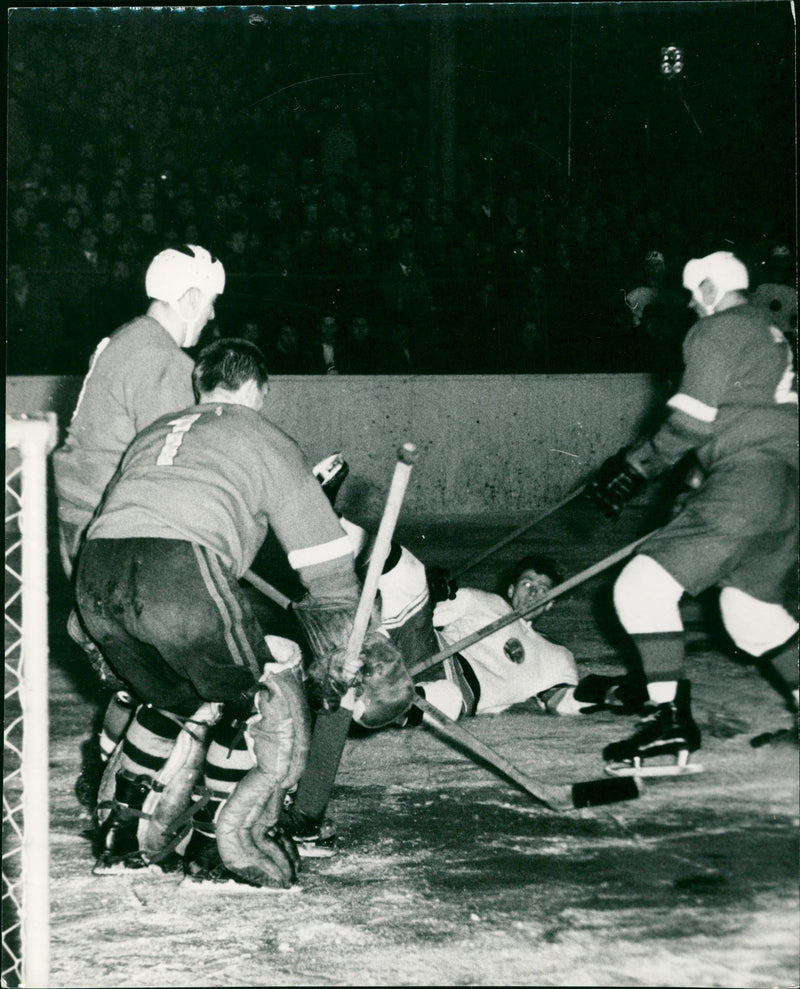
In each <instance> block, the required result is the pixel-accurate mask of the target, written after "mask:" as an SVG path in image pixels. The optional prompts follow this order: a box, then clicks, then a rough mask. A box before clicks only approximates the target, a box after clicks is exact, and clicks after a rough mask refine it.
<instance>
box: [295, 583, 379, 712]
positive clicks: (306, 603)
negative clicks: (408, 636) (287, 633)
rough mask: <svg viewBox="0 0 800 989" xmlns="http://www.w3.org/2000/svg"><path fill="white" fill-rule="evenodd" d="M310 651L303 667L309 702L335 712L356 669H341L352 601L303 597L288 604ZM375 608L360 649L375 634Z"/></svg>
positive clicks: (346, 652)
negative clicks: (308, 659)
mask: <svg viewBox="0 0 800 989" xmlns="http://www.w3.org/2000/svg"><path fill="white" fill-rule="evenodd" d="M292 610H293V611H294V613H295V615H296V617H297V620H298V622H299V623H300V627H301V628H302V629H303V632H304V633H305V636H306V639H307V640H308V644H309V646H310V648H311V657H310V661H309V664H308V668H307V671H306V672H307V674H308V683H307V689H308V696H309V701H310V702H311V704H312V706H313V707H315V708H324V709H325V710H326V711H337V710H338V709H339V704H340V702H341V699H342V697H344V695H345V694H346V693H347V691H348V690H349V689H350V687H351V686H353V684H354V682H355V679H356V676H357V674H358V673H359V670H358V669H357V670H355V671H353V674H352V675H350V672H349V671H346V670H345V665H346V663H347V659H348V650H347V646H348V643H349V640H350V633H351V631H352V629H353V619H354V618H355V613H356V602H350V601H347V600H345V599H342V600H322V601H321V600H319V599H318V598H314V597H313V596H312V595H310V594H307V595H306V596H305V597H304V598H302V599H301V600H300V601H296V602H295V603H294V604H293V605H292ZM379 624H380V622H379V619H378V616H377V608H376V609H374V613H373V616H372V617H371V619H370V624H369V627H368V628H367V634H366V636H365V638H364V647H365V648H366V646H367V644H368V643H369V642H370V641H371V639H372V638H373V637H374V636H375V635H376V634H377V627H378V625H379Z"/></svg>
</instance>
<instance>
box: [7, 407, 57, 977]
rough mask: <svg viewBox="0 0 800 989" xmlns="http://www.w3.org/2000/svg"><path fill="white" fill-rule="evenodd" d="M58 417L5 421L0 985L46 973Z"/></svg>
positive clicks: (12, 417)
mask: <svg viewBox="0 0 800 989" xmlns="http://www.w3.org/2000/svg"><path fill="white" fill-rule="evenodd" d="M55 441H56V417H55V415H54V414H52V413H45V414H43V415H30V416H25V415H6V573H5V593H6V611H5V615H6V620H5V649H6V661H5V679H4V690H3V849H2V858H3V899H2V930H3V945H2V949H3V950H2V985H3V987H6V986H8V987H16V986H27V987H33V986H35V987H41V986H47V985H48V977H49V964H50V952H49V914H50V900H49V888H48V882H49V858H50V853H49V841H48V831H49V825H50V810H49V799H48V727H49V719H48V645H47V456H48V454H49V452H50V451H51V450H52V449H53V447H54V446H55Z"/></svg>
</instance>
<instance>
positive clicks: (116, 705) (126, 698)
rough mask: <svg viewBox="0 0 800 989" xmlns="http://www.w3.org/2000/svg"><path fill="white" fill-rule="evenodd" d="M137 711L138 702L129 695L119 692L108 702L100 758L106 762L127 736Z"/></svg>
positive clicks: (100, 737) (100, 738)
mask: <svg viewBox="0 0 800 989" xmlns="http://www.w3.org/2000/svg"><path fill="white" fill-rule="evenodd" d="M135 711H136V701H135V700H134V699H133V697H131V695H130V694H129V693H127V692H126V691H124V690H118V691H117V692H116V694H114V696H113V697H112V698H111V700H110V701H109V702H108V707H107V708H106V713H105V717H104V718H103V727H102V728H101V729H100V735H99V742H100V758H101V759H102V761H103V762H106V761H107V760H108V759H109V758H110V756H111V753H112V752H113V751H114V749H115V748H116V747H117V743H118V742H119V740H120V739H121V738H122V736H123V735H124V734H125V731H126V729H127V727H128V725H129V724H130V723H131V719H132V718H133V715H134V712H135Z"/></svg>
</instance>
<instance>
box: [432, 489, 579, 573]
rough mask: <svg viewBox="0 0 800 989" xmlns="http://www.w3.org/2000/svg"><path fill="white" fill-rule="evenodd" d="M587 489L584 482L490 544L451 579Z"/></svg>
mask: <svg viewBox="0 0 800 989" xmlns="http://www.w3.org/2000/svg"><path fill="white" fill-rule="evenodd" d="M585 490H586V485H585V484H582V485H581V486H580V487H579V488H577V489H576V490H575V491H573V492H572V494H569V495H567V497H566V498H562V500H561V501H559V502H558V504H557V505H553V506H552V508H548V509H547V511H546V512H542V513H541V515H537V516H536V518H535V519H533V520H532V521H530V522H526V523H525V524H524V525H522V526H520V527H519V529H515V530H514V531H513V532H511V533H509V534H508V535H507V536H504V537H503V538H502V539H501V540H499V542H496V543H495V544H494V545H493V546H490V547H489V548H488V549H487V550H484V551H483V552H482V553H481V554H480V556H476V557H475V559H474V560H470V561H469V563H465V564H464V565H463V566H462V567H461V568H460V569H459V570H456V572H455V573H454V574H453V575H452V577H451V578H450V579H451V580H455V579H456V578H457V577H460V576H461V575H462V574H465V573H468V572H469V571H470V570H474V569H475V567H477V565H478V564H479V563H483V561H484V560H487V559H488V558H489V557H490V556H493V555H494V554H495V553H496V552H497V551H498V550H499V549H502V548H503V547H504V546H507V545H508V543H510V542H513V541H514V540H515V539H518V538H519V537H520V536H521V535H523V533H526V532H527V531H528V529H532V528H533V527H534V526H535V525H538V523H539V522H543V521H544V520H545V519H546V518H547V517H548V516H550V515H552V514H553V513H554V512H557V511H558V510H559V508H563V507H564V506H565V505H568V504H569V503H570V502H571V501H572V500H573V498H577V497H578V495H581V494H583V492H584V491H585Z"/></svg>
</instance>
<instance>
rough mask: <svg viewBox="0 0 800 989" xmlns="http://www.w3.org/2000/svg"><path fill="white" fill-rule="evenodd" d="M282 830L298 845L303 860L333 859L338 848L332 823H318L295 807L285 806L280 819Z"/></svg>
mask: <svg viewBox="0 0 800 989" xmlns="http://www.w3.org/2000/svg"><path fill="white" fill-rule="evenodd" d="M278 823H279V825H280V827H281V830H282V831H283V832H284V833H285V834H288V835H289V837H290V838H291V839H292V840H293V841H294V843H295V845H297V851H298V852H299V854H300V857H301V858H315V859H321V858H325V859H328V858H333V857H334V856H335V855H338V854H339V852H338V849H337V848H336V827H335V826H334V824H333V823H332V822H331V821H328V820H323V821H322V822H320V823H317V822H316V821H315V820H313V819H312V818H311V817H309V816H308V815H307V814H304V813H303V812H302V811H298V810H296V809H295V808H294V807H293V806H291V805H290V806H284V808H283V810H282V811H281V816H280V819H279V822H278Z"/></svg>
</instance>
